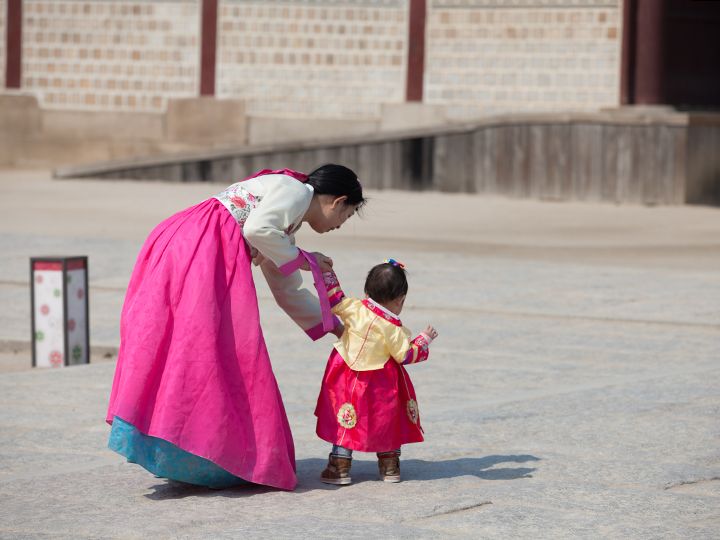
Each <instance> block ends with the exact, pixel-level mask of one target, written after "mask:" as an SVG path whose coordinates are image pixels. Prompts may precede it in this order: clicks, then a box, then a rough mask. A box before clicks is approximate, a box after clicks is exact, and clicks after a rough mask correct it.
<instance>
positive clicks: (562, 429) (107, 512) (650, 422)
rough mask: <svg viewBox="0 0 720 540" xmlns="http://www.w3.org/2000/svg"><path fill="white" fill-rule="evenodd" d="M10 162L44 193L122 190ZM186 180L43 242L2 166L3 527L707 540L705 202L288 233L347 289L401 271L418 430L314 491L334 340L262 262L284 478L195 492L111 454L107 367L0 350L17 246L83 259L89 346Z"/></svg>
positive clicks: (448, 210) (403, 208)
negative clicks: (292, 462)
mask: <svg viewBox="0 0 720 540" xmlns="http://www.w3.org/2000/svg"><path fill="white" fill-rule="evenodd" d="M27 174H28V176H26V177H24V178H26V181H28V182H35V183H36V184H35V185H37V186H40V187H42V189H44V190H49V191H53V190H56V191H55V195H54V197H55V198H56V199H58V200H60V201H62V200H64V199H63V197H67V198H68V199H71V195H72V194H73V193H74V194H75V195H74V196H77V195H78V192H77V191H76V190H79V193H82V194H83V196H84V197H86V198H87V200H88V201H90V202H91V203H92V202H97V201H99V202H97V204H100V203H101V202H102V197H101V194H105V195H107V192H113V190H115V189H116V187H115V185H114V184H112V183H110V184H103V183H101V182H87V183H72V182H70V183H67V184H65V183H60V185H58V183H46V180H45V177H44V176H43V175H37V176H33V175H30V174H29V173H27ZM2 182H6V183H2ZM21 188H22V189H21ZM61 188H62V189H61ZM201 188H202V186H196V185H190V186H186V185H183V186H179V185H173V184H166V185H163V186H162V187H158V186H157V185H148V184H145V183H142V182H138V183H130V184H127V185H126V186H124V187H123V189H124V190H125V191H126V192H127V193H125V194H123V193H121V192H113V193H114V194H113V196H114V197H117V200H118V201H119V202H118V203H117V206H108V208H107V212H108V215H109V216H111V217H112V222H113V223H114V224H115V225H113V226H112V227H110V226H108V228H107V229H106V230H103V231H99V230H98V228H91V227H90V228H86V229H85V232H83V229H82V228H81V227H78V226H77V225H76V224H75V223H74V222H73V221H72V213H71V212H69V211H67V212H66V211H64V210H62V208H63V205H62V204H60V205H59V207H60V210H58V212H57V214H56V215H55V216H54V219H53V224H54V226H53V228H52V229H49V230H48V232H47V233H45V232H43V230H42V228H41V227H40V225H39V224H38V223H37V221H30V220H28V221H26V222H23V221H22V219H23V217H22V216H21V215H20V214H19V213H16V214H13V211H14V210H13V207H14V206H16V205H18V204H20V203H21V204H24V205H25V211H26V212H27V211H29V212H32V211H33V209H34V211H39V209H38V208H39V206H38V204H39V203H38V202H37V201H35V200H33V199H32V198H27V197H25V196H24V195H22V196H21V195H19V193H20V192H21V191H22V192H26V193H32V192H33V190H32V189H30V188H29V187H23V186H20V187H18V185H17V184H16V183H13V182H9V181H7V180H3V174H2V173H0V189H3V190H5V191H4V195H7V196H5V197H0V249H2V250H3V253H4V254H5V255H6V256H5V257H4V258H3V259H2V261H0V302H2V310H0V344H2V343H5V344H6V345H5V346H4V348H1V349H0V538H13V539H15V538H33V539H35V538H148V537H159V538H239V537H242V538H267V537H269V536H272V537H274V538H310V537H312V538H337V537H338V536H342V537H346V538H376V537H382V538H438V537H441V538H503V539H504V538H553V539H555V538H598V537H607V538H618V537H627V538H717V531H718V530H720V451H719V450H718V444H717V441H718V434H719V433H720V431H719V429H718V421H717V419H718V413H720V382H719V381H720V363H719V362H718V359H719V358H720V307H719V306H720V274H719V273H718V271H717V269H718V268H720V265H719V264H718V263H719V262H720V250H718V246H717V238H720V236H718V233H720V211H717V210H710V209H695V208H677V209H657V210H660V214H657V213H655V212H654V211H651V210H649V209H646V208H642V207H631V208H628V207H622V208H615V207H608V206H603V205H583V206H579V205H546V204H542V203H532V204H526V203H523V202H520V201H513V202H508V201H503V200H497V199H486V198H479V197H463V198H457V197H452V196H446V195H443V196H439V195H438V196H436V195H433V194H424V195H416V194H400V193H397V192H388V193H385V192H376V193H372V196H373V201H372V202H371V205H370V206H369V207H368V210H367V213H366V217H365V219H364V220H358V221H355V222H354V223H350V224H348V226H346V227H343V230H342V231H340V232H339V233H336V234H334V235H327V236H325V237H316V236H312V235H309V234H306V233H305V232H303V233H302V234H301V235H300V237H299V242H302V244H303V245H304V246H306V247H307V248H309V249H316V250H321V251H324V252H326V253H328V254H330V255H331V256H332V257H333V258H334V260H335V265H336V268H337V270H338V273H339V275H340V277H341V279H342V281H343V284H344V288H345V289H346V291H347V292H349V293H354V294H359V293H360V292H361V289H362V282H363V279H364V275H365V272H366V271H367V269H368V268H369V267H370V266H371V265H372V264H374V263H376V262H378V261H380V260H382V259H384V258H386V257H388V256H395V257H396V258H398V259H400V260H403V261H404V262H406V263H407V265H408V268H409V270H410V293H409V296H408V301H407V304H406V310H405V311H404V312H403V314H402V318H403V321H404V323H405V324H406V325H408V326H410V327H411V328H413V329H416V330H418V329H421V328H422V327H423V326H424V325H425V324H426V323H428V322H431V323H433V324H435V325H436V326H437V328H438V329H439V331H440V338H439V339H438V341H437V342H436V343H435V344H433V347H432V352H431V358H430V360H429V361H428V362H426V363H424V364H421V365H418V366H412V367H411V368H410V372H411V375H412V377H413V382H414V385H415V387H416V390H417V394H418V400H419V405H420V411H421V415H422V422H423V426H424V428H425V434H426V441H425V442H423V443H421V444H414V445H408V446H407V447H405V448H404V449H403V466H402V471H403V478H404V480H403V482H402V483H400V484H396V485H390V484H384V483H382V482H379V481H377V480H376V464H375V462H374V456H372V455H370V454H363V453H358V454H356V459H355V461H354V465H353V478H354V483H353V485H351V486H347V487H342V488H335V487H330V486H326V485H324V484H322V483H321V482H320V481H319V480H318V475H319V472H320V471H321V470H322V468H323V466H324V461H325V459H326V455H327V452H328V447H327V445H326V444H325V443H324V442H323V441H320V440H319V439H318V438H317V437H316V435H315V433H314V420H315V419H314V416H313V414H312V412H313V408H314V404H315V399H316V397H317V392H318V390H319V385H320V380H321V377H322V373H323V370H324V366H325V360H326V358H327V356H328V354H329V352H330V347H331V344H332V340H331V339H330V338H325V339H323V340H320V341H318V342H310V341H308V340H306V338H305V337H304V336H303V334H301V333H300V331H299V330H298V329H297V328H296V327H295V326H294V325H293V324H292V323H291V322H290V321H289V320H288V319H287V317H286V316H285V315H284V314H282V313H280V312H279V311H278V310H277V309H275V307H274V303H273V302H272V300H271V299H270V295H269V292H268V290H267V287H266V286H265V285H264V284H263V282H262V278H261V276H259V275H258V276H257V277H258V295H259V298H260V308H261V317H262V320H263V324H264V329H265V335H266V339H267V342H268V347H269V350H270V353H271V358H272V361H273V367H274V371H275V374H276V376H277V379H278V383H279V385H280V388H281V391H282V394H283V398H284V400H285V406H286V409H287V412H288V416H289V419H290V424H291V427H292V430H293V435H294V437H295V444H296V452H297V458H298V463H297V465H298V478H299V485H298V489H297V490H296V491H294V492H283V491H277V490H273V489H268V488H264V487H257V486H256V487H245V488H236V489H230V490H222V491H212V490H206V489H201V488H196V487H192V486H187V485H183V484H179V483H173V482H167V481H165V480H161V479H156V478H154V477H153V476H152V475H151V474H149V473H147V472H146V471H144V470H143V469H141V468H140V467H138V466H137V465H132V464H128V463H124V462H123V459H122V458H120V456H117V455H115V454H114V453H112V452H110V451H109V450H108V449H107V448H106V442H107V436H108V433H109V428H108V426H107V425H106V424H105V423H104V415H105V410H106V406H107V400H108V394H109V391H110V385H111V382H112V376H113V371H114V364H113V362H105V363H102V362H100V363H94V364H91V365H89V366H76V367H72V368H67V369H61V370H29V369H27V370H25V371H17V370H15V371H13V370H11V369H5V368H3V362H7V363H8V364H9V363H11V362H15V363H17V362H19V361H20V362H21V361H22V359H23V358H24V360H25V361H26V362H27V365H29V362H30V360H29V351H28V350H27V349H23V348H22V347H19V346H15V345H12V346H11V345H8V344H17V343H20V344H22V340H23V339H26V336H27V335H28V333H29V323H28V321H27V314H28V309H29V306H28V305H29V299H28V297H27V294H28V289H27V283H26V281H24V280H26V279H27V258H28V257H29V256H32V255H35V254H39V253H40V252H42V251H45V250H47V249H50V248H56V249H57V250H58V251H59V252H63V253H66V252H68V253H70V252H71V253H72V254H76V253H80V254H88V253H89V254H90V276H91V286H90V292H91V297H90V298H91V317H92V323H91V334H92V338H93V342H94V343H95V344H96V345H105V346H107V347H113V346H117V343H118V331H117V326H118V322H119V310H120V307H121V305H122V298H123V295H124V287H125V283H126V282H127V279H128V277H129V276H128V274H129V272H130V269H131V268H132V264H133V261H134V258H135V256H136V254H137V251H138V249H139V247H140V244H141V243H142V240H143V238H144V235H145V234H147V232H148V231H149V229H150V228H151V227H152V224H151V223H156V222H157V221H159V220H160V219H162V218H163V217H164V214H165V213H167V211H168V209H169V207H168V206H167V204H168V203H167V200H165V202H159V203H158V205H157V208H154V209H153V208H151V207H150V206H149V205H148V206H146V204H147V203H146V202H141V201H142V196H143V194H147V193H150V194H152V195H153V196H158V195H162V194H163V193H165V194H166V195H167V197H170V196H172V197H176V198H177V200H175V201H174V202H173V204H177V205H178V206H180V207H182V206H181V205H182V204H184V203H186V202H188V201H192V200H201V197H200V195H201V193H203V190H202V189H201ZM64 190H67V192H68V193H66V192H65V191H64ZM132 197H135V199H134V200H137V201H138V202H137V203H134V204H130V203H128V201H129V200H132ZM40 206H41V205H40ZM430 210H433V211H434V214H433V215H432V219H431V220H430V219H429V218H428V215H429V214H428V213H427V212H428V211H430ZM654 210H655V209H654ZM136 212H137V216H139V217H137V219H136V220H135V221H133V216H135V215H136ZM417 212H420V213H421V214H422V216H421V217H422V219H420V218H418V217H417V216H416V215H415V214H416V213H417ZM423 212H425V213H424V214H423ZM87 213H92V210H90V209H88V210H87ZM2 216H4V217H2ZM8 216H14V218H13V219H10V218H9V217H8ZM423 216H424V217H423ZM428 221H432V223H426V222H428ZM125 223H128V224H130V225H129V226H128V227H124V226H123V224H125Z"/></svg>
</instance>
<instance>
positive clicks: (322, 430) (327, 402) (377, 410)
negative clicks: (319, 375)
mask: <svg viewBox="0 0 720 540" xmlns="http://www.w3.org/2000/svg"><path fill="white" fill-rule="evenodd" d="M315 416H317V428H316V433H317V435H318V437H320V438H321V439H323V440H325V441H327V442H329V443H332V444H337V445H339V446H343V447H345V448H350V449H352V450H358V451H360V452H387V451H391V450H396V449H398V448H400V446H401V445H403V444H407V443H414V442H422V441H423V431H422V427H421V425H420V413H419V410H418V406H417V399H416V397H415V389H414V388H413V385H412V382H411V381H410V376H409V375H408V373H407V371H406V370H405V368H404V367H403V366H401V365H400V364H398V363H397V362H395V361H394V360H392V359H390V360H388V361H387V362H386V363H385V365H384V366H383V367H382V369H376V370H372V371H353V370H352V369H350V368H349V367H348V365H347V364H346V363H345V360H343V358H342V356H340V354H339V353H338V352H337V351H336V350H335V349H333V351H332V353H331V354H330V358H329V359H328V363H327V367H326V368H325V375H324V376H323V381H322V387H321V388H320V396H319V397H318V402H317V407H316V408H315Z"/></svg>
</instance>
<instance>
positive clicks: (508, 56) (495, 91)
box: [425, 0, 622, 119]
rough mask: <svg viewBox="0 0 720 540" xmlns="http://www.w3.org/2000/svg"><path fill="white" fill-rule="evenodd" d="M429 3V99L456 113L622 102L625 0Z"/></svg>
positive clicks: (446, 0)
mask: <svg viewBox="0 0 720 540" xmlns="http://www.w3.org/2000/svg"><path fill="white" fill-rule="evenodd" d="M429 4H430V6H431V9H430V10H429V14H428V15H429V17H428V24H427V50H428V55H427V61H426V71H425V96H426V99H425V101H426V102H427V103H430V104H436V105H445V106H447V107H448V114H449V116H450V117H451V118H453V117H454V118H463V119H466V118H468V116H470V117H473V116H479V115H482V114H488V113H499V112H508V111H553V110H577V111H583V110H586V111H587V110H594V109H597V108H600V107H614V106H617V105H618V104H619V99H620V98H619V91H620V50H621V35H622V32H621V28H620V23H621V20H620V18H621V17H620V15H621V13H620V0H433V1H431V2H429Z"/></svg>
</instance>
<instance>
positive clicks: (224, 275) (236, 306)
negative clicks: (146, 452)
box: [107, 199, 296, 489]
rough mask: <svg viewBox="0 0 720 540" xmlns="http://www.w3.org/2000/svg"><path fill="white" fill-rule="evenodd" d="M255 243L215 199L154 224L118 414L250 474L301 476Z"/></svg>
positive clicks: (123, 333) (113, 400)
mask: <svg viewBox="0 0 720 540" xmlns="http://www.w3.org/2000/svg"><path fill="white" fill-rule="evenodd" d="M250 263H251V259H250V251H249V248H248V246H247V243H246V242H245V240H244V238H243V236H242V229H241V228H240V226H239V225H238V224H237V223H236V222H235V220H234V219H233V217H232V216H231V214H230V213H229V212H228V211H227V210H226V209H225V207H224V206H223V205H222V204H221V203H220V202H219V201H217V200H216V199H209V200H207V201H204V202H202V203H200V204H198V205H196V206H193V207H191V208H188V209H187V210H184V211H182V212H180V213H178V214H176V215H174V216H172V217H170V218H169V219H167V220H165V221H164V222H162V223H161V224H160V225H158V226H157V227H156V228H155V230H154V231H153V232H152V233H151V234H150V236H149V238H148V239H147V241H146V242H145V245H144V246H143V248H142V250H141V252H140V255H139V256H138V259H137V263H136V265H135V268H134V271H133V274H132V278H131V280H130V284H129V286H128V291H127V296H126V298H125V304H124V306H123V310H122V319H121V323H120V343H121V344H120V352H119V355H118V362H117V368H116V371H115V379H114V381H113V386H112V392H111V395H110V405H109V408H108V413H107V422H108V423H112V421H113V418H114V417H118V418H120V419H122V420H123V421H124V422H127V423H128V424H131V425H132V426H134V427H135V428H137V430H139V432H140V433H142V434H145V435H149V436H151V437H157V438H159V439H163V440H165V441H168V442H170V443H172V444H173V445H175V446H177V447H178V448H180V449H181V450H184V451H186V452H188V453H190V454H193V455H196V456H200V457H202V458H205V459H207V460H210V461H211V462H212V463H214V464H216V465H218V466H219V467H221V468H222V469H224V470H226V471H228V472H229V473H231V475H235V476H237V477H239V478H242V479H244V480H247V481H250V482H254V483H258V484H264V485H267V486H273V487H277V488H282V489H293V488H294V487H295V485H296V477H295V451H294V447H293V441H292V434H291V432H290V426H289V424H288V420H287V416H286V414H285V409H284V407H283V402H282V399H281V397H280V392H279V390H278V385H277V382H276V380H275V376H274V375H273V371H272V367H271V365H270V358H269V356H268V351H267V348H266V346H265V341H264V339H263V334H262V330H261V328H260V318H259V313H258V303H257V296H256V292H255V285H254V282H253V277H252V272H251V265H250Z"/></svg>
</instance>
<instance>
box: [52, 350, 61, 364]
mask: <svg viewBox="0 0 720 540" xmlns="http://www.w3.org/2000/svg"><path fill="white" fill-rule="evenodd" d="M62 363H63V355H62V353H61V352H60V351H53V352H51V353H50V365H51V366H52V367H60V366H62Z"/></svg>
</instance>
